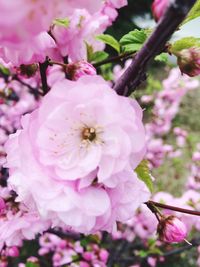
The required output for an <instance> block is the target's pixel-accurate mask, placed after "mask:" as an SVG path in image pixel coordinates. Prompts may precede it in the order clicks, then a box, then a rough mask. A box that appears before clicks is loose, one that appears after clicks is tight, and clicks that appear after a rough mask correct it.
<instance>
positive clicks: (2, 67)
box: [0, 64, 10, 76]
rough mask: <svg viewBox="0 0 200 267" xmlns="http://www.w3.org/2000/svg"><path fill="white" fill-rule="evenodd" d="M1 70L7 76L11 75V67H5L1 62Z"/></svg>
mask: <svg viewBox="0 0 200 267" xmlns="http://www.w3.org/2000/svg"><path fill="white" fill-rule="evenodd" d="M0 72H1V73H3V74H4V75H6V76H9V75H10V71H9V69H7V68H5V67H4V66H3V65H1V64H0Z"/></svg>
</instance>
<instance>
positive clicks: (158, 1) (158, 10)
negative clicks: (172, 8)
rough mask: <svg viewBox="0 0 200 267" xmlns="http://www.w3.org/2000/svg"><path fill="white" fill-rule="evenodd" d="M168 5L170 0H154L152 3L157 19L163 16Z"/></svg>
mask: <svg viewBox="0 0 200 267" xmlns="http://www.w3.org/2000/svg"><path fill="white" fill-rule="evenodd" d="M168 5H169V0H154V2H153V4H152V12H153V15H154V18H155V20H156V21H158V20H159V19H160V18H161V17H162V16H163V14H164V13H165V10H166V8H167V6H168Z"/></svg>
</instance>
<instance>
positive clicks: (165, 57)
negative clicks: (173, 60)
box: [154, 53, 168, 63]
mask: <svg viewBox="0 0 200 267" xmlns="http://www.w3.org/2000/svg"><path fill="white" fill-rule="evenodd" d="M154 59H155V61H159V62H163V63H167V61H168V54H167V53H161V54H160V55H158V56H156V57H155V58H154Z"/></svg>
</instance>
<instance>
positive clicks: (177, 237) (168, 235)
mask: <svg viewBox="0 0 200 267" xmlns="http://www.w3.org/2000/svg"><path fill="white" fill-rule="evenodd" d="M157 232H158V234H159V239H160V240H161V241H164V242H167V243H178V242H181V241H183V240H184V239H185V238H186V235H187V229H186V226H185V224H184V223H183V222H181V221H180V220H179V219H178V218H176V217H175V216H173V215H170V216H167V217H163V218H162V219H161V221H160V222H159V224H158V228H157Z"/></svg>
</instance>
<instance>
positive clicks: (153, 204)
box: [145, 200, 200, 216]
mask: <svg viewBox="0 0 200 267" xmlns="http://www.w3.org/2000/svg"><path fill="white" fill-rule="evenodd" d="M145 204H146V205H147V206H148V208H150V207H151V208H150V209H151V211H152V210H153V208H152V207H158V208H162V209H167V210H173V211H177V212H181V213H186V214H190V215H196V216H200V212H199V211H196V210H188V209H183V208H180V207H175V206H170V205H166V204H163V203H158V202H155V201H151V200H149V201H148V202H146V203H145Z"/></svg>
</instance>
